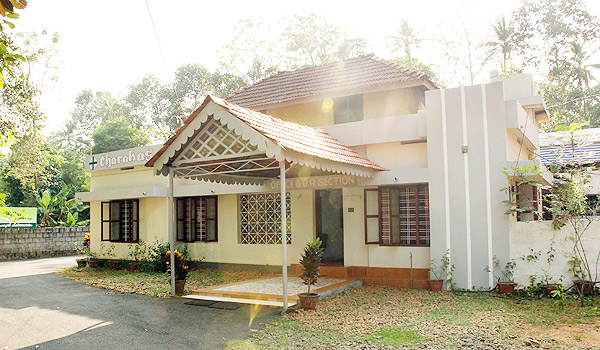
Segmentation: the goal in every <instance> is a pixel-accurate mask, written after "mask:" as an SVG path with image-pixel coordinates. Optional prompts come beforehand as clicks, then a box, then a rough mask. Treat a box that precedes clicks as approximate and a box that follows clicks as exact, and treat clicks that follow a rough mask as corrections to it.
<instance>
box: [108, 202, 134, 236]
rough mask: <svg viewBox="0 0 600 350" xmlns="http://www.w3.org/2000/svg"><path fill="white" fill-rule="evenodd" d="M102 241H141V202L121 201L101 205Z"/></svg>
mask: <svg viewBox="0 0 600 350" xmlns="http://www.w3.org/2000/svg"><path fill="white" fill-rule="evenodd" d="M100 216H101V226H100V231H101V236H102V237H101V239H102V240H103V241H112V242H137V241H138V240H139V200H137V199H129V200H119V201H110V202H102V204H101V215H100Z"/></svg>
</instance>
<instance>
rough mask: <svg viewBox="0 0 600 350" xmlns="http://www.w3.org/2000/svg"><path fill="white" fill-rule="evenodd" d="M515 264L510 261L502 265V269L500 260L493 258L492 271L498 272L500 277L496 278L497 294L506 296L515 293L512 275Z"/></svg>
mask: <svg viewBox="0 0 600 350" xmlns="http://www.w3.org/2000/svg"><path fill="white" fill-rule="evenodd" d="M515 266H517V264H516V263H515V261H514V260H510V261H509V262H507V263H506V265H504V268H502V267H501V266H500V260H498V259H497V258H495V257H494V270H499V271H500V274H501V277H498V282H497V284H496V286H497V287H498V293H500V294H507V293H513V292H514V291H515V282H514V280H513V275H514V271H515Z"/></svg>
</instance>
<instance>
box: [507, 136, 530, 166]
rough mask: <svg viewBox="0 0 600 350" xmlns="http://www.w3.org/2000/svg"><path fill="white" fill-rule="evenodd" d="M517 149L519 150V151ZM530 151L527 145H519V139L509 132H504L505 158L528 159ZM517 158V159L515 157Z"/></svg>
mask: <svg viewBox="0 0 600 350" xmlns="http://www.w3.org/2000/svg"><path fill="white" fill-rule="evenodd" d="M519 150H520V151H521V152H520V153H519ZM530 154H531V152H530V151H529V150H528V149H527V147H525V146H523V147H521V144H520V143H519V139H518V138H517V136H515V135H514V134H513V133H511V132H507V133H506V158H507V159H506V160H507V161H517V160H528V159H530ZM517 158H518V159H517Z"/></svg>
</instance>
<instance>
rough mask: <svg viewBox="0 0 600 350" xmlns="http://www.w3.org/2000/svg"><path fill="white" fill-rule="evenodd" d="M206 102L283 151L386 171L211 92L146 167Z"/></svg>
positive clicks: (324, 138)
mask: <svg viewBox="0 0 600 350" xmlns="http://www.w3.org/2000/svg"><path fill="white" fill-rule="evenodd" d="M209 102H214V103H215V104H217V105H218V106H220V107H222V108H224V109H225V110H226V111H227V112H229V113H230V114H231V115H233V116H234V117H237V118H238V119H239V120H241V121H242V122H244V123H245V124H246V125H247V126H249V127H251V128H252V129H254V130H256V131H257V132H259V133H260V134H261V135H263V136H264V137H266V138H268V139H269V140H271V141H273V142H274V143H275V144H276V145H278V146H279V147H280V148H281V149H283V150H289V151H294V152H298V153H301V154H304V155H309V156H314V157H317V158H321V159H326V160H328V161H333V162H337V163H343V164H347V165H352V166H358V167H361V168H369V169H371V171H372V170H380V171H382V170H387V169H385V168H383V167H381V166H379V165H377V164H375V163H373V162H371V161H370V160H369V159H367V158H366V157H364V156H362V155H360V154H358V153H357V152H355V151H353V150H352V149H350V148H348V147H347V146H345V145H343V144H342V143H341V142H339V141H338V140H337V139H335V138H334V137H332V136H330V135H329V134H328V133H326V132H325V131H323V130H321V129H317V128H313V127H308V126H303V125H300V124H296V123H291V122H287V121H283V120H281V119H278V118H275V117H272V116H270V115H266V114H263V113H259V112H256V111H253V110H250V109H247V108H243V107H240V106H238V105H235V104H233V103H229V102H227V101H225V100H223V99H221V98H218V97H214V96H211V95H208V96H207V97H206V99H205V100H204V103H203V104H202V105H201V106H200V107H199V108H198V109H197V110H196V111H195V112H194V113H192V114H191V115H190V116H189V117H188V118H187V119H186V120H185V122H184V124H183V125H182V126H181V127H180V128H179V129H178V130H177V132H176V133H175V135H173V136H172V137H171V138H170V139H169V140H168V141H167V142H166V143H165V144H164V146H163V147H162V148H161V149H160V150H159V151H158V152H157V153H156V154H154V156H153V157H152V158H151V159H150V160H149V161H148V163H146V166H154V164H155V162H156V161H157V160H158V159H159V158H160V157H161V156H162V155H163V153H165V152H166V151H167V149H168V148H169V146H171V144H173V143H174V142H175V140H176V139H177V138H178V137H179V136H180V135H181V134H182V133H183V132H184V130H185V129H186V128H187V127H188V126H189V125H190V124H192V123H193V121H194V119H195V118H196V117H197V116H198V115H199V114H200V112H201V111H202V110H203V109H204V108H205V107H206V106H207V104H208V103H209Z"/></svg>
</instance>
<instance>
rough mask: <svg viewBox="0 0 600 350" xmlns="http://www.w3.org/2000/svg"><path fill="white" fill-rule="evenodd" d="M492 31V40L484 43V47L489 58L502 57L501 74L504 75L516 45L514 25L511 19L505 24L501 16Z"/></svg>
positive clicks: (504, 17)
mask: <svg viewBox="0 0 600 350" xmlns="http://www.w3.org/2000/svg"><path fill="white" fill-rule="evenodd" d="M492 29H493V31H494V39H493V40H490V41H488V42H486V43H485V44H484V46H486V47H487V48H488V51H487V52H488V56H489V57H493V56H496V55H500V56H501V57H502V67H501V68H502V74H504V75H506V73H507V71H508V62H509V60H510V54H511V52H512V51H513V49H514V48H515V47H516V45H517V42H516V40H515V24H514V21H513V19H512V18H511V19H510V20H509V21H508V23H507V21H506V16H504V15H502V16H499V17H498V18H496V22H495V23H494V24H493V25H492Z"/></svg>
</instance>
